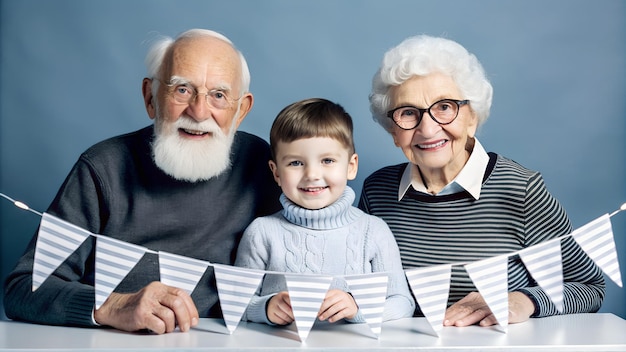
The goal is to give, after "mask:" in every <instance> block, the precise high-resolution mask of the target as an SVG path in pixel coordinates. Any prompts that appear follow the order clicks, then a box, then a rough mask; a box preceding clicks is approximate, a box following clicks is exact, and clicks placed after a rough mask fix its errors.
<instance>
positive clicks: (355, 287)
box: [344, 273, 389, 338]
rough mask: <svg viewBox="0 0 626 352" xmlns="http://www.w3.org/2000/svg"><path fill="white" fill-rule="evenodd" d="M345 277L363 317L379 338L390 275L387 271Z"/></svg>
mask: <svg viewBox="0 0 626 352" xmlns="http://www.w3.org/2000/svg"><path fill="white" fill-rule="evenodd" d="M344 279H345V280H346V282H347V283H348V287H349V288H350V293H351V294H352V297H354V301H355V302H356V304H357V306H358V307H359V310H360V311H361V314H362V315H363V318H365V321H366V322H367V324H368V325H369V327H370V329H371V330H372V332H373V333H374V334H375V335H376V338H379V337H380V332H381V330H382V326H383V313H384V311H385V301H386V299H387V282H388V281H389V276H388V275H387V274H386V273H374V274H366V275H352V276H345V277H344Z"/></svg>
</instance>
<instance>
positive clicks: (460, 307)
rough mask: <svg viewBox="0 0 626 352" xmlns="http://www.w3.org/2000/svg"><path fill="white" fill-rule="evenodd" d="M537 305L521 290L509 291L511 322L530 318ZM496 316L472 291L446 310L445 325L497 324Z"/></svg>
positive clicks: (480, 297)
mask: <svg viewBox="0 0 626 352" xmlns="http://www.w3.org/2000/svg"><path fill="white" fill-rule="evenodd" d="M534 311H535V305H534V304H533V302H532V301H531V300H530V298H528V297H527V296H526V295H525V294H523V293H521V292H509V324H515V323H521V322H524V321H526V320H528V319H529V318H530V316H531V315H532V314H533V312H534ZM497 323H498V321H497V320H496V317H495V316H494V315H493V313H491V309H489V306H487V303H486V302H485V300H484V299H483V296H482V295H481V294H480V293H478V292H471V293H470V294H468V295H467V296H465V297H463V298H462V299H461V300H459V301H458V302H456V303H454V304H453V305H451V306H450V307H449V308H448V309H447V310H446V315H445V317H444V319H443V325H444V326H469V325H474V324H478V325H480V326H491V325H495V324H497Z"/></svg>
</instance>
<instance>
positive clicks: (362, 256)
mask: <svg viewBox="0 0 626 352" xmlns="http://www.w3.org/2000/svg"><path fill="white" fill-rule="evenodd" d="M354 199H355V194H354V191H353V190H352V189H351V188H350V187H346V190H345V191H344V193H343V194H342V195H341V197H340V198H339V200H337V201H336V202H335V203H333V204H331V205H330V206H328V207H326V208H323V209H318V210H311V209H305V208H302V207H299V206H298V205H296V204H294V203H293V202H291V201H290V200H289V199H287V197H285V196H284V194H283V195H281V197H280V201H281V203H282V205H283V210H282V211H280V212H278V213H276V214H273V215H271V216H267V217H262V218H257V219H256V220H254V221H253V222H252V224H250V226H249V227H248V228H247V229H246V231H245V233H244V235H243V238H242V240H241V243H240V245H239V249H238V253H237V260H236V262H235V265H237V266H241V267H247V268H252V269H261V270H267V271H273V272H292V273H303V274H329V275H337V276H336V277H334V279H333V282H332V283H331V288H332V289H341V290H344V291H348V286H347V284H346V282H345V280H344V279H343V275H351V274H364V273H372V272H387V273H388V274H389V285H388V292H387V302H386V304H385V313H384V317H383V319H385V320H390V319H398V318H402V317H409V316H411V315H412V312H413V309H414V306H415V303H414V301H413V298H412V296H411V293H410V290H409V288H408V285H407V282H406V277H405V275H404V271H403V270H402V264H401V262H400V253H399V250H398V246H397V244H396V242H395V240H394V238H393V235H392V233H391V231H390V230H389V227H388V226H387V224H385V222H384V221H382V220H381V219H379V218H377V217H374V216H371V215H368V214H365V213H364V212H362V211H361V210H359V209H358V208H356V207H354V206H352V203H353V202H354ZM286 290H287V287H286V284H285V281H284V277H283V276H282V275H278V274H267V275H265V278H264V280H263V284H262V285H261V287H260V289H259V290H258V292H257V295H255V296H254V297H253V298H252V300H251V302H250V304H249V305H248V309H247V310H246V313H245V314H244V317H243V319H245V320H249V321H254V322H265V323H268V324H270V321H269V320H268V319H267V316H266V311H265V307H266V304H267V301H268V300H269V299H270V298H271V297H272V296H273V295H274V294H276V293H277V292H280V291H286ZM351 321H353V322H364V319H363V317H362V315H361V314H360V312H359V313H358V314H357V316H356V317H355V318H354V319H352V320H351Z"/></svg>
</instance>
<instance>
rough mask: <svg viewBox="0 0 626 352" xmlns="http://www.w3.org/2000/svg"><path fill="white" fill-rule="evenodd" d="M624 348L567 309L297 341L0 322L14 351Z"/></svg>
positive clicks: (285, 334)
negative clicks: (487, 322) (504, 328)
mask: <svg viewBox="0 0 626 352" xmlns="http://www.w3.org/2000/svg"><path fill="white" fill-rule="evenodd" d="M90 349H91V350H97V351H142V350H153V351H154V350H160V351H241V350H265V351H300V350H304V351H324V352H329V351H353V350H371V351H380V350H385V351H389V350H402V351H425V350H428V351H433V350H434V351H626V320H624V319H621V318H619V317H617V316H615V315H613V314H608V313H602V314H573V315H564V316H555V317H548V318H541V319H531V320H529V321H527V322H525V323H521V324H514V325H509V327H508V333H506V334H505V333H503V332H500V331H498V330H495V329H494V328H482V327H478V326H470V327H465V328H457V327H446V328H444V329H443V331H442V332H440V336H439V337H437V336H435V335H433V333H432V331H431V330H430V327H429V325H428V322H427V321H426V320H425V319H424V318H408V319H401V320H396V321H390V322H386V323H384V324H383V328H382V333H381V334H380V337H379V338H378V339H376V337H375V335H373V334H372V332H371V330H370V329H369V326H368V325H367V324H338V325H337V324H335V325H330V324H320V325H317V324H316V325H315V326H313V329H312V330H311V331H310V333H309V335H308V337H307V339H306V341H305V342H301V341H300V339H299V337H298V334H297V330H296V328H295V326H294V325H293V324H292V325H290V326H287V327H271V326H267V325H264V324H254V323H245V322H241V323H240V324H239V326H238V328H237V330H235V332H234V333H233V334H232V335H230V334H228V330H227V329H226V326H225V325H224V322H223V320H221V319H201V321H200V324H199V325H198V326H197V327H196V328H194V329H193V330H192V331H190V332H187V333H181V332H179V331H175V332H173V333H170V334H165V335H152V334H140V333H126V332H121V331H117V330H113V329H104V328H94V329H91V328H70V327H58V326H44V325H36V324H27V323H19V322H13V321H0V350H17V351H41V350H45V351H70V350H75V351H78V350H80V351H84V350H90Z"/></svg>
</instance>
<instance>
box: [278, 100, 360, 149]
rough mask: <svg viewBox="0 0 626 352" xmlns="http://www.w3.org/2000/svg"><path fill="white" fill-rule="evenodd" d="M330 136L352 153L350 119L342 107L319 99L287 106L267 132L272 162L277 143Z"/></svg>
mask: <svg viewBox="0 0 626 352" xmlns="http://www.w3.org/2000/svg"><path fill="white" fill-rule="evenodd" d="M313 137H330V138H332V139H335V140H337V141H339V142H340V143H341V144H342V145H343V146H344V147H346V148H347V149H348V152H349V155H352V154H354V153H355V148H354V138H353V126H352V118H351V117H350V115H349V114H348V113H347V112H346V110H344V108H343V107H342V106H341V105H339V104H336V103H333V102H332V101H330V100H326V99H322V98H311V99H305V100H301V101H298V102H295V103H293V104H290V105H288V106H286V107H285V108H284V109H283V110H281V112H280V113H278V115H277V116H276V119H275V120H274V123H273V124H272V129H271V130H270V146H271V148H272V159H273V160H276V147H277V145H278V143H279V142H284V143H289V142H293V141H295V140H298V139H304V138H313Z"/></svg>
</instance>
